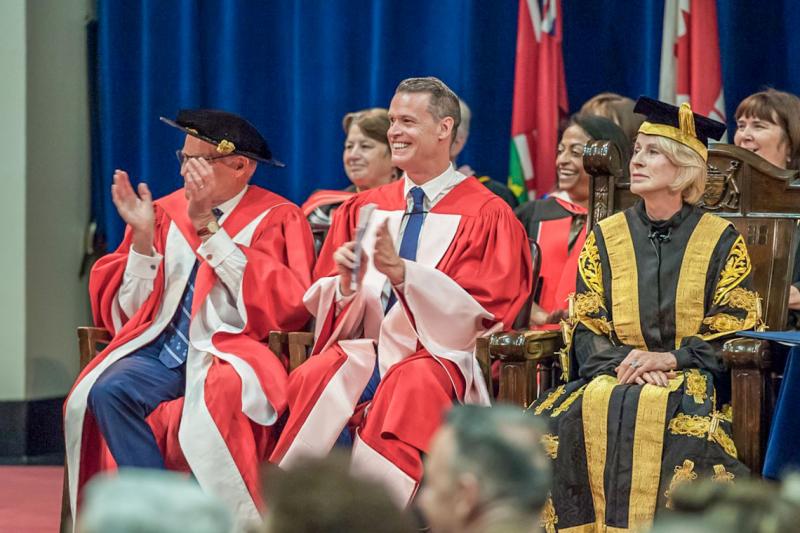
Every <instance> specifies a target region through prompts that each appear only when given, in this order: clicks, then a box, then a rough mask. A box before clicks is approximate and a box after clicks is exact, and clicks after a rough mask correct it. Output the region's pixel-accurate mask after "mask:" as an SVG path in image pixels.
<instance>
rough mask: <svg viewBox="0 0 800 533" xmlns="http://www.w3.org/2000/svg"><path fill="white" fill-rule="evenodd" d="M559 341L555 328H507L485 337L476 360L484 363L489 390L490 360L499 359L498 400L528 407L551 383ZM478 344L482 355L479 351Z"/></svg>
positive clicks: (558, 334) (490, 388)
mask: <svg viewBox="0 0 800 533" xmlns="http://www.w3.org/2000/svg"><path fill="white" fill-rule="evenodd" d="M479 340H480V339H479ZM561 343H562V341H561V332H559V331H554V330H547V331H532V330H528V331H509V332H506V333H495V334H493V335H490V336H489V337H488V338H486V337H484V340H483V341H482V345H483V346H482V345H481V343H479V345H478V348H479V349H478V354H479V356H478V360H479V361H480V362H481V366H482V367H483V366H484V365H485V366H486V370H485V371H484V372H488V374H487V375H488V376H489V377H488V379H487V381H488V383H489V390H492V383H491V363H492V361H493V360H498V361H500V387H499V389H498V392H497V400H498V401H501V402H508V403H512V404H514V405H519V406H520V407H527V406H528V405H530V403H531V402H532V401H533V400H535V399H536V397H537V396H538V394H539V393H540V392H541V391H542V390H545V389H548V388H550V386H552V383H553V381H554V379H553V371H554V370H553V361H554V360H555V359H556V355H557V352H558V350H559V348H561ZM481 348H482V349H483V350H485V355H482V354H481ZM482 359H483V360H482Z"/></svg>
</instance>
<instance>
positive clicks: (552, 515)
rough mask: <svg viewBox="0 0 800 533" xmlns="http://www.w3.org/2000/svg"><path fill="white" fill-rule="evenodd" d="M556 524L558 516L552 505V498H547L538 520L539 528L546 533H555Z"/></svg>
mask: <svg viewBox="0 0 800 533" xmlns="http://www.w3.org/2000/svg"><path fill="white" fill-rule="evenodd" d="M556 524H558V515H557V514H556V508H555V506H554V505H553V497H552V496H548V497H547V501H546V502H545V503H544V508H543V509H542V514H541V516H540V518H539V526H540V527H542V528H544V530H545V532H546V533H556Z"/></svg>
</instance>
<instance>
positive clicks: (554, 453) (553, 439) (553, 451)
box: [539, 433, 558, 459]
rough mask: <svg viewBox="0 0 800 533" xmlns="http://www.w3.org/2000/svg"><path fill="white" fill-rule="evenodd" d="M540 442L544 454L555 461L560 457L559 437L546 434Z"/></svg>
mask: <svg viewBox="0 0 800 533" xmlns="http://www.w3.org/2000/svg"><path fill="white" fill-rule="evenodd" d="M539 442H541V443H542V447H543V448H544V452H545V453H546V454H547V455H548V456H549V457H550V459H555V458H556V457H558V435H553V434H551V433H546V434H544V435H542V438H541V439H540V441H539Z"/></svg>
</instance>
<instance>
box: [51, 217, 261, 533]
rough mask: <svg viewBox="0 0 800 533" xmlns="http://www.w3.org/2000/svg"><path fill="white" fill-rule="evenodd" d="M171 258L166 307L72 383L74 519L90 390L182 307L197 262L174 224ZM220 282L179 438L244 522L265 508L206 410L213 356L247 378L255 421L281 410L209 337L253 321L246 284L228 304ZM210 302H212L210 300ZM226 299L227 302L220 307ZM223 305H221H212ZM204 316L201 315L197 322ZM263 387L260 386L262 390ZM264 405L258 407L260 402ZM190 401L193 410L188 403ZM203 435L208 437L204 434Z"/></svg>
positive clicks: (193, 358) (205, 308)
mask: <svg viewBox="0 0 800 533" xmlns="http://www.w3.org/2000/svg"><path fill="white" fill-rule="evenodd" d="M274 207H276V206H272V207H271V208H269V209H267V210H265V211H263V212H262V213H261V214H260V215H259V216H258V217H256V218H255V219H254V220H253V221H252V222H251V223H250V224H248V225H247V226H246V227H245V228H243V229H242V230H241V231H240V232H239V233H238V234H237V235H236V236H235V237H234V238H233V240H234V242H236V243H238V244H242V245H244V246H248V245H249V244H250V241H251V240H252V237H253V233H254V231H255V229H256V227H257V226H258V224H259V223H260V222H261V221H262V220H263V219H264V217H265V216H267V214H268V213H269V212H270V211H271V210H272V209H273V208H274ZM165 247H166V249H167V250H168V253H166V254H165V255H167V256H168V259H167V260H165V261H164V283H165V286H164V294H163V297H162V300H161V305H160V307H159V309H158V311H157V313H156V316H155V318H154V320H153V322H152V324H151V325H150V327H149V328H147V329H146V330H145V331H143V332H142V334H141V335H139V336H138V337H136V338H134V339H132V340H131V341H130V342H128V343H126V344H123V345H121V346H118V347H117V348H116V349H115V350H114V351H113V352H112V353H109V354H108V355H107V356H106V357H105V359H104V360H103V361H102V363H100V364H99V365H97V367H95V368H94V369H92V371H91V372H89V373H88V374H87V375H86V376H85V377H84V378H83V379H82V380H81V381H80V382H79V383H78V384H77V385H76V386H75V388H74V390H73V392H72V394H71V395H70V397H69V400H68V402H67V405H66V416H65V427H64V433H65V439H66V448H67V464H68V467H69V493H70V494H69V496H70V507H71V510H72V516H73V520H74V518H75V517H76V497H77V489H78V478H79V468H80V462H79V461H80V448H81V444H82V440H83V424H84V418H85V415H86V408H87V399H88V396H89V391H90V390H91V388H92V386H94V384H95V382H96V381H97V379H98V378H99V377H100V375H102V373H103V372H105V370H106V369H107V368H108V367H109V366H111V365H112V364H113V363H115V362H116V361H118V360H120V359H121V358H123V357H125V356H126V355H128V354H130V353H132V352H134V351H136V350H138V349H139V348H141V347H142V346H144V345H146V344H148V343H150V342H152V341H153V340H154V339H155V338H156V337H158V335H160V334H161V332H162V331H163V330H164V328H165V327H167V325H168V324H169V322H170V320H171V319H172V317H173V315H174V314H175V310H176V309H177V308H178V305H179V303H180V299H181V297H182V296H183V291H184V289H185V287H186V283H187V281H188V279H189V275H190V274H191V271H192V268H193V267H194V263H195V261H196V260H197V256H196V255H195V252H194V251H193V250H192V248H191V246H190V245H189V243H188V242H187V241H186V239H185V238H184V237H183V235H182V234H181V232H180V230H179V229H178V227H177V226H176V225H175V223H174V222H173V223H171V224H170V227H169V230H168V232H167V240H166V244H165ZM223 293H225V289H224V287H222V286H221V283H215V284H214V286H213V287H212V289H211V292H210V293H209V297H207V298H206V301H205V302H204V303H203V305H202V306H201V308H200V309H199V310H198V312H197V315H196V316H195V318H194V320H193V321H192V324H191V326H190V329H189V338H190V341H191V345H190V346H189V351H188V355H187V361H186V394H185V400H184V408H183V413H182V419H181V425H180V429H179V433H178V439H179V441H180V445H181V448H182V451H183V453H184V456H185V458H186V460H187V462H188V463H189V466H190V468H191V469H192V471H193V473H194V474H195V476H196V477H197V479H198V482H199V483H200V485H201V486H202V487H203V488H204V489H206V490H208V491H209V492H210V493H212V494H215V495H217V496H218V497H220V498H221V499H222V500H223V501H225V502H227V503H228V504H229V507H230V508H231V509H232V510H233V511H235V512H236V513H237V517H240V518H242V519H244V520H246V521H249V520H254V519H256V520H257V519H258V517H259V513H258V510H257V509H256V507H255V503H254V502H253V500H252V498H251V496H250V493H249V491H248V490H247V487H246V485H245V483H244V480H243V479H242V477H241V474H240V472H239V470H238V468H237V467H236V465H235V463H234V461H233V458H232V457H231V455H230V452H229V450H228V447H227V445H226V444H225V441H224V440H222V437H221V435H220V434H219V430H218V429H217V427H216V425H215V424H214V421H213V419H212V418H211V414H210V413H209V412H208V409H207V407H206V404H205V401H204V397H203V392H204V391H203V387H204V382H205V377H206V374H207V372H208V367H209V366H210V364H211V361H212V355H213V356H217V357H219V358H220V359H223V360H225V361H227V362H229V363H230V364H231V365H232V366H233V367H234V369H235V370H236V372H237V373H238V374H239V377H240V378H241V379H242V410H243V412H245V414H246V415H247V416H248V417H250V418H251V419H252V420H254V421H256V422H258V423H262V424H264V422H266V424H264V425H269V424H271V423H274V421H275V418H276V413H275V410H274V408H273V406H272V404H271V403H269V401H268V399H267V398H266V396H265V395H264V392H263V390H261V386H260V383H259V381H258V379H257V378H256V376H255V373H254V372H253V370H252V368H251V367H250V366H249V365H247V364H246V363H245V362H244V361H242V360H241V359H239V358H238V357H237V356H235V355H233V354H227V353H224V352H221V351H219V350H218V349H216V347H214V346H213V344H212V343H211V338H212V337H213V335H214V334H215V333H217V332H218V331H225V332H232V333H236V332H241V331H242V329H243V327H244V325H245V324H246V323H247V313H246V311H245V306H244V301H243V298H242V293H241V287H240V290H239V291H238V297H237V301H236V302H235V303H233V302H230V301H229V300H230V297H229V296H227V293H225V295H223ZM209 302H211V304H210V303H209ZM221 302H227V304H226V305H221ZM215 306H220V307H219V308H217V309H216V310H214V309H213V308H214V307H215ZM198 319H199V320H198ZM256 389H257V390H256ZM259 402H261V405H260V406H258V407H256V404H258V403H259ZM190 405H191V406H192V409H190V408H189V406H190ZM198 435H202V438H198V437H197V436H198Z"/></svg>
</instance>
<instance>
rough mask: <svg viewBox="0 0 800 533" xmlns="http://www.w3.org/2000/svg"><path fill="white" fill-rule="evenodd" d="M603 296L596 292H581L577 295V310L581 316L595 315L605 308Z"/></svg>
mask: <svg viewBox="0 0 800 533" xmlns="http://www.w3.org/2000/svg"><path fill="white" fill-rule="evenodd" d="M605 308H606V305H605V303H604V302H603V297H602V296H601V295H600V294H599V293H596V292H579V293H577V294H576V295H575V312H576V313H577V314H578V317H579V318H584V317H586V316H587V315H594V314H597V313H599V312H600V309H605Z"/></svg>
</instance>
